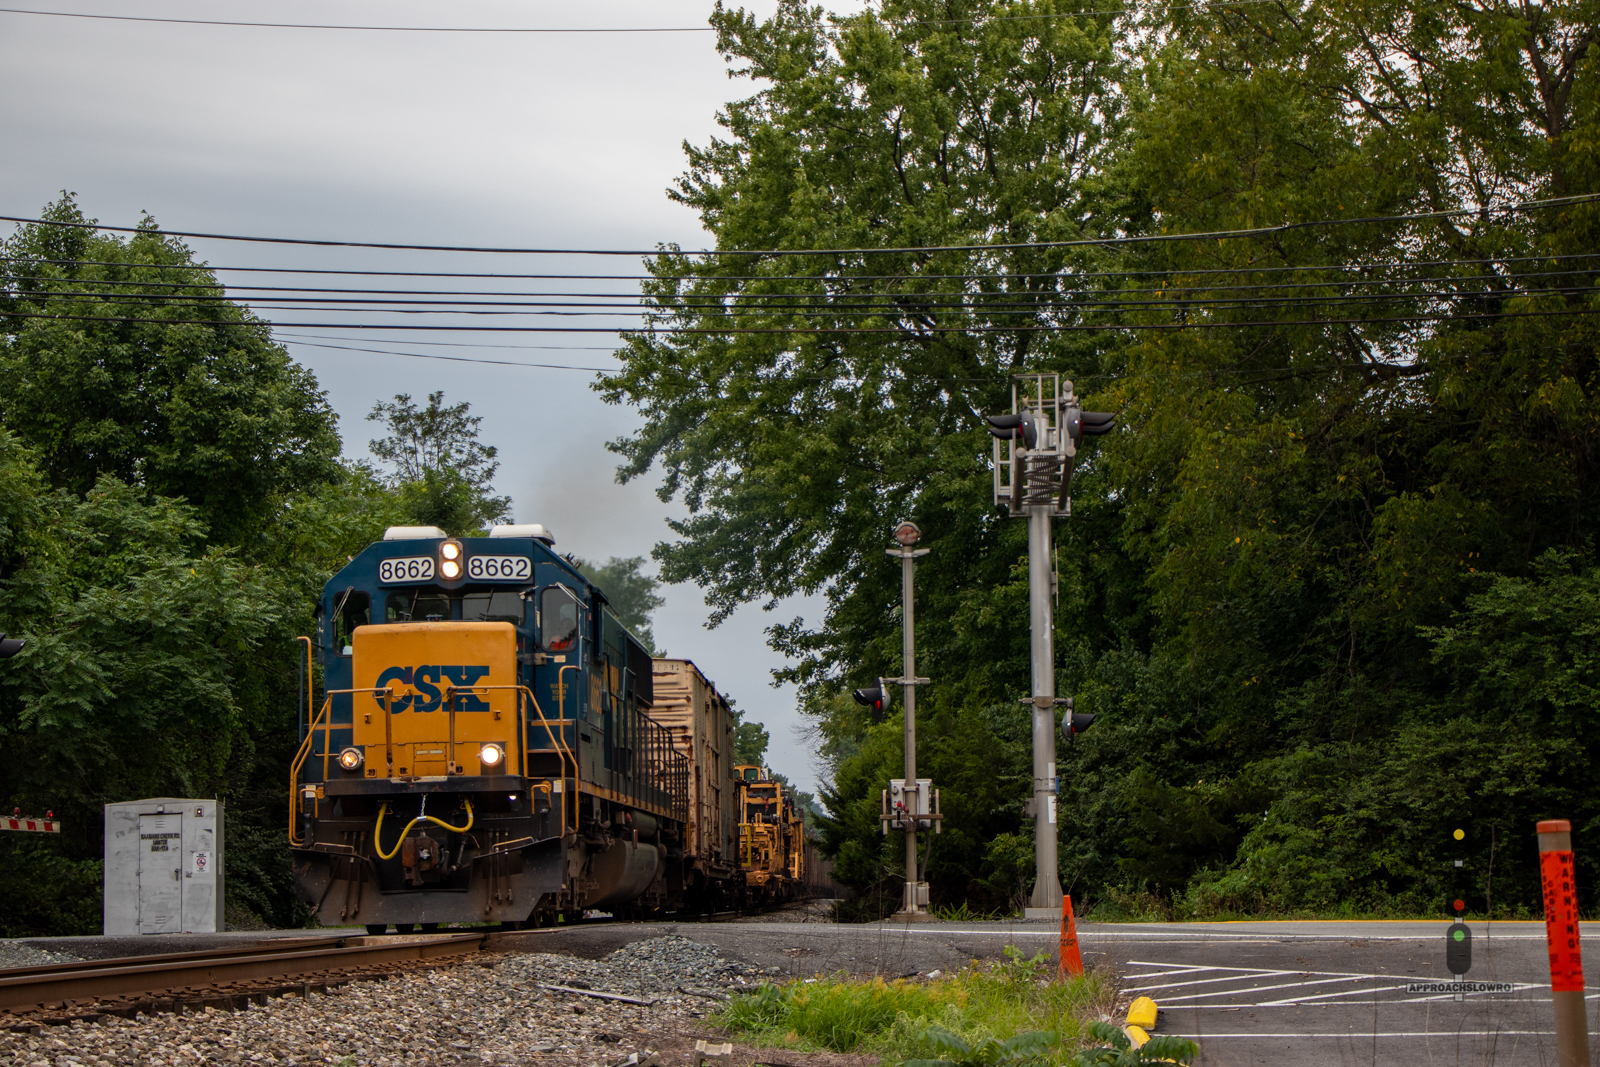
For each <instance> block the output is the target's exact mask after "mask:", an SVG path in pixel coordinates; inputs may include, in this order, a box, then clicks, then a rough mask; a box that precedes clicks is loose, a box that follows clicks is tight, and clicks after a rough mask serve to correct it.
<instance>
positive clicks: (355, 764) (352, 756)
mask: <svg viewBox="0 0 1600 1067" xmlns="http://www.w3.org/2000/svg"><path fill="white" fill-rule="evenodd" d="M365 761H366V756H365V755H364V754H363V753H362V751H361V750H360V749H359V748H347V749H345V750H344V751H342V752H340V753H339V766H340V767H343V768H344V769H345V770H347V771H356V770H360V769H361V764H362V763H364V762H365Z"/></svg>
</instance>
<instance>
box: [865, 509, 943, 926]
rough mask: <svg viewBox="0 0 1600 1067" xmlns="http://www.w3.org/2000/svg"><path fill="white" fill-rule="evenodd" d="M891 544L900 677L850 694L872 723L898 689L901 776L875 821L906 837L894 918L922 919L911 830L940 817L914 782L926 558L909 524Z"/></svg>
mask: <svg viewBox="0 0 1600 1067" xmlns="http://www.w3.org/2000/svg"><path fill="white" fill-rule="evenodd" d="M894 539H895V542H896V543H897V544H898V545H899V546H900V547H898V548H889V549H885V550H884V551H885V552H887V553H888V554H889V555H891V556H894V557H895V558H897V559H899V560H900V568H901V569H900V598H901V615H900V624H901V645H900V654H901V676H900V677H899V678H879V679H878V684H877V685H876V686H875V687H872V688H869V689H857V690H856V691H855V692H854V693H853V694H852V695H853V696H854V697H855V699H856V703H858V704H863V705H865V706H866V707H867V708H868V709H869V710H870V711H871V713H872V717H873V721H874V722H877V721H880V720H881V719H882V718H883V712H884V709H885V708H886V707H887V706H888V703H889V685H891V684H897V685H899V686H901V687H902V693H903V696H902V699H903V700H904V701H905V712H906V715H905V720H906V721H905V729H906V740H905V745H906V755H905V777H904V778H897V779H891V780H890V782H889V788H888V789H885V790H884V791H883V810H882V812H881V813H880V814H879V817H878V818H879V824H880V825H881V826H882V827H883V832H884V833H885V834H887V833H888V832H889V831H890V830H901V831H904V832H905V835H906V887H905V899H904V901H903V902H902V903H901V905H900V910H899V911H898V912H896V913H895V917H896V918H898V919H907V920H909V919H920V918H926V917H927V914H928V883H927V882H926V881H925V880H924V878H923V875H924V874H925V873H926V872H925V871H923V870H920V869H919V866H920V864H919V862H918V857H917V831H918V830H919V829H921V830H932V831H933V832H934V833H938V832H939V821H940V819H942V818H943V816H942V815H940V814H939V795H938V792H937V791H936V790H934V788H933V783H932V781H930V780H929V779H927V778H918V777H917V686H919V685H927V684H928V683H929V682H930V681H931V679H928V678H918V677H917V646H916V622H915V615H914V612H913V608H914V606H915V605H914V598H913V581H914V578H915V575H916V561H917V558H918V557H919V556H926V555H927V554H928V549H926V548H917V547H915V546H916V543H917V542H918V541H920V540H921V539H922V531H921V530H919V529H917V524H916V523H914V522H902V523H900V524H899V525H898V526H896V527H895V528H894Z"/></svg>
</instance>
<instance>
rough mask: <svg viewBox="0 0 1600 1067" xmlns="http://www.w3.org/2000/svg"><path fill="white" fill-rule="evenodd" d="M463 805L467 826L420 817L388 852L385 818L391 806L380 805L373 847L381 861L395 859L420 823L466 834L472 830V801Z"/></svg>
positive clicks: (427, 816)
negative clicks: (384, 830) (414, 827)
mask: <svg viewBox="0 0 1600 1067" xmlns="http://www.w3.org/2000/svg"><path fill="white" fill-rule="evenodd" d="M461 803H462V804H465V805H466V808H467V825H465V826H451V825H450V824H449V823H447V822H445V821H444V820H443V819H436V818H434V817H433V816H432V815H418V816H417V817H416V818H415V819H412V820H411V821H410V822H408V823H406V828H405V829H404V830H401V831H400V838H399V840H397V841H396V842H395V843H394V848H391V849H390V850H389V851H388V852H385V851H384V850H383V817H384V816H385V815H387V814H389V805H388V804H383V805H380V806H379V808H378V825H376V826H374V827H373V828H372V847H373V849H374V850H375V851H376V852H377V853H378V858H379V859H380V860H392V859H394V857H395V853H397V852H399V851H400V846H401V845H403V844H405V843H406V835H407V834H409V833H410V832H411V828H412V827H413V826H415V825H417V823H419V822H432V823H438V824H439V825H440V826H442V827H444V828H445V829H446V830H449V831H450V832H451V833H453V834H464V833H466V832H467V831H468V830H470V829H472V801H470V800H465V799H463V800H462V801H461Z"/></svg>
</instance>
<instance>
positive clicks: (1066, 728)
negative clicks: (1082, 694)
mask: <svg viewBox="0 0 1600 1067" xmlns="http://www.w3.org/2000/svg"><path fill="white" fill-rule="evenodd" d="M1093 725H1094V716H1093V715H1091V714H1089V713H1088V712H1085V711H1073V710H1072V698H1071V697H1068V698H1067V710H1066V712H1065V713H1064V714H1063V715H1062V716H1061V736H1062V737H1064V738H1066V739H1067V740H1068V741H1071V740H1072V739H1073V738H1074V737H1076V736H1077V735H1078V734H1081V733H1083V732H1084V731H1085V730H1087V729H1088V728H1089V727H1091V726H1093Z"/></svg>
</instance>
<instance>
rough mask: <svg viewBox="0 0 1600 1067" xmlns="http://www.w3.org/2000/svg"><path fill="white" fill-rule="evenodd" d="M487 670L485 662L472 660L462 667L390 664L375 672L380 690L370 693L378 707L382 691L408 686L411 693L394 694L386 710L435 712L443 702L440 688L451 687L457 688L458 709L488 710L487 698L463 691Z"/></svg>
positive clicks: (394, 711) (381, 699)
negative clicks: (378, 673)
mask: <svg viewBox="0 0 1600 1067" xmlns="http://www.w3.org/2000/svg"><path fill="white" fill-rule="evenodd" d="M488 673H489V667H488V665H487V664H475V663H474V664H467V665H465V666H450V665H441V666H435V665H433V664H424V665H423V666H421V667H390V668H388V669H387V670H385V671H384V672H383V673H382V674H380V675H378V684H377V689H378V690H379V691H378V692H376V693H374V694H372V697H373V699H374V700H376V701H377V702H378V705H379V706H380V707H381V706H382V705H383V701H384V695H383V692H382V690H384V689H386V688H389V687H393V688H395V689H399V688H400V687H401V686H407V687H409V688H411V689H412V690H413V692H410V693H406V694H404V695H402V696H396V697H394V698H393V699H392V700H391V701H390V703H389V711H390V712H391V713H392V714H396V715H398V714H399V713H400V712H402V711H438V710H439V708H440V707H442V706H443V705H444V693H443V691H442V688H441V687H447V686H454V687H455V688H456V690H457V692H456V710H457V711H488V710H489V703H488V701H486V700H484V699H483V698H482V697H480V696H478V695H477V694H475V693H473V692H471V691H470V690H468V691H466V692H463V691H462V690H465V689H466V688H467V687H468V686H473V685H477V684H478V682H479V680H480V679H481V678H483V676H484V675H486V674H488ZM395 683H399V685H396V684H395Z"/></svg>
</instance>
